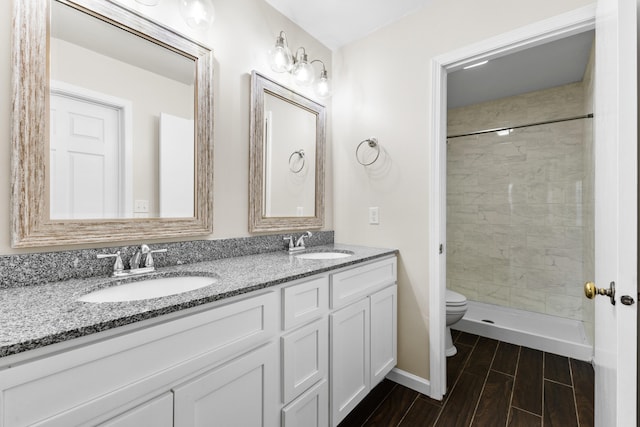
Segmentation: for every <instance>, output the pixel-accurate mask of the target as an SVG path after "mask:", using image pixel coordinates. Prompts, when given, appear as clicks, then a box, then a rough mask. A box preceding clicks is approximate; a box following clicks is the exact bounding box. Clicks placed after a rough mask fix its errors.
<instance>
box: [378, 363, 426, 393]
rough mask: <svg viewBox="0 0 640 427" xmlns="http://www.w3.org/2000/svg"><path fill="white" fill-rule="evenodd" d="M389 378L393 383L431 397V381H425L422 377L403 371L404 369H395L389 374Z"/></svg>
mask: <svg viewBox="0 0 640 427" xmlns="http://www.w3.org/2000/svg"><path fill="white" fill-rule="evenodd" d="M387 378H388V379H390V380H391V381H393V382H396V383H398V384H400V385H403V386H405V387H408V388H410V389H411V390H415V391H417V392H418V393H422V394H426V395H427V396H429V393H430V392H431V385H430V384H429V380H425V379H424V378H422V377H419V376H417V375H413V374H411V373H409V372H407V371H403V370H402V369H398V368H393V369H392V370H391V372H389V373H388V374H387Z"/></svg>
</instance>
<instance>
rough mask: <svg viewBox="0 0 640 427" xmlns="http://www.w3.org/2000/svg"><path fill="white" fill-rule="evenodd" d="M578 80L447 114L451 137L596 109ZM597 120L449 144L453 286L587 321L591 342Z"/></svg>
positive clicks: (485, 298) (586, 83) (482, 297)
mask: <svg viewBox="0 0 640 427" xmlns="http://www.w3.org/2000/svg"><path fill="white" fill-rule="evenodd" d="M591 99H592V73H591V67H588V68H587V72H586V73H585V78H584V80H583V81H582V82H578V83H573V84H569V85H565V86H560V87H555V88H551V89H547V90H542V91H538V92H531V93H527V94H524V95H519V96H514V97H510V98H504V99H500V100H496V101H490V102H486V103H482V104H476V105H471V106H467V107H460V108H456V109H452V110H449V111H448V135H449V136H453V135H461V134H467V133H473V132H476V131H479V130H484V129H495V128H502V127H510V126H513V127H516V126H520V125H527V124H531V123H537V122H544V121H552V120H557V119H562V118H568V117H575V116H582V115H584V114H588V113H592V111H593V110H592V102H591ZM592 145H593V136H592V119H589V118H587V119H577V120H570V121H563V122H558V123H551V124H544V125H537V126H528V127H522V128H515V129H510V130H508V131H506V132H500V134H498V133H496V132H490V133H485V134H481V135H471V136H462V137H455V138H450V139H448V141H447V287H448V288H450V289H452V290H454V291H457V292H460V293H462V294H464V295H465V296H466V297H467V299H469V300H472V301H479V302H483V303H489V304H496V305H499V306H503V307H509V308H513V309H520V310H526V311H527V312H535V313H544V314H548V315H552V316H559V317H563V318H568V319H574V320H577V321H580V322H583V323H584V329H585V331H586V335H587V337H589V341H591V342H593V340H592V338H593V337H592V334H593V305H592V304H589V301H587V303H585V301H586V300H585V297H584V294H583V284H584V282H585V281H587V280H591V279H592V278H593V253H594V244H593V173H594V170H593V147H592Z"/></svg>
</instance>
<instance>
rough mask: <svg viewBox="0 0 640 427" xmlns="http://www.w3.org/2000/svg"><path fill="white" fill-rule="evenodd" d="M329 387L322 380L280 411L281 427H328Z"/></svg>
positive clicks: (325, 381)
mask: <svg viewBox="0 0 640 427" xmlns="http://www.w3.org/2000/svg"><path fill="white" fill-rule="evenodd" d="M328 389H329V387H328V385H327V380H322V381H321V382H320V383H318V384H316V385H315V386H314V387H312V388H311V389H310V390H308V391H307V392H306V393H304V394H303V395H302V396H300V397H299V398H298V399H296V400H294V401H293V402H291V404H289V405H287V406H285V407H284V408H283V409H282V426H283V427H327V425H329V397H328V394H329V390H328Z"/></svg>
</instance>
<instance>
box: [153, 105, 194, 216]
mask: <svg viewBox="0 0 640 427" xmlns="http://www.w3.org/2000/svg"><path fill="white" fill-rule="evenodd" d="M193 126H194V125H193V120H191V119H183V118H182V117H177V116H172V115H171V114H167V113H160V159H159V160H160V217H162V218H184V217H186V218H191V217H193V216H194V215H195V212H194V200H195V196H194V192H195V188H194V186H195V182H194V180H193V177H194V176H195V174H194V165H195V152H194V150H195V144H194V143H193V141H194V139H193Z"/></svg>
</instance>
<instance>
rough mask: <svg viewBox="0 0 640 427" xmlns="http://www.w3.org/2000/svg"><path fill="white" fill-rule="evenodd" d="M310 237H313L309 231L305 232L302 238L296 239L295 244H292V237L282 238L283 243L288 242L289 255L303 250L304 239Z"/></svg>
mask: <svg viewBox="0 0 640 427" xmlns="http://www.w3.org/2000/svg"><path fill="white" fill-rule="evenodd" d="M311 236H313V234H312V233H311V232H310V231H306V232H304V233H303V234H302V236H300V237H298V239H297V240H296V241H295V243H294V239H293V236H288V237H284V241H285V242H288V250H289V253H294V252H299V251H303V250H305V246H304V239H305V238H308V237H311Z"/></svg>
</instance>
